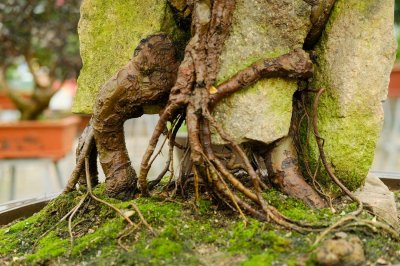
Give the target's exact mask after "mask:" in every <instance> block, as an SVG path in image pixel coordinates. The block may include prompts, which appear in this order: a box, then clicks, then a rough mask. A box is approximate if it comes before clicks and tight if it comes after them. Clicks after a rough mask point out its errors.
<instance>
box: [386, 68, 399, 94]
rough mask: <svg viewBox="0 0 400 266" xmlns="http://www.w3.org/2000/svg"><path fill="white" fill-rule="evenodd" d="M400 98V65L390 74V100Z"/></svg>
mask: <svg viewBox="0 0 400 266" xmlns="http://www.w3.org/2000/svg"><path fill="white" fill-rule="evenodd" d="M399 97H400V65H397V64H396V65H394V66H393V69H392V72H391V73H390V82H389V92H388V98H399Z"/></svg>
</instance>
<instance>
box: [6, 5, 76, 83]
mask: <svg viewBox="0 0 400 266" xmlns="http://www.w3.org/2000/svg"><path fill="white" fill-rule="evenodd" d="M80 2H81V0H68V1H62V0H59V1H47V0H34V1H28V0H8V1H2V2H1V3H0V21H1V23H0V66H2V67H5V66H8V65H10V64H11V65H12V64H15V63H17V62H16V61H17V60H18V59H19V58H21V57H23V58H24V59H25V60H27V59H29V60H32V63H34V64H35V65H38V66H39V67H46V68H47V70H48V72H49V76H50V78H51V79H65V78H70V77H75V76H76V74H77V73H78V71H79V69H80V67H81V60H80V56H79V46H78V35H77V25H78V20H79V6H80Z"/></svg>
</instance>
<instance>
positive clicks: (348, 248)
mask: <svg viewBox="0 0 400 266" xmlns="http://www.w3.org/2000/svg"><path fill="white" fill-rule="evenodd" d="M315 260H316V264H317V265H321V266H322V265H323V266H358V265H365V256H364V250H363V246H362V242H361V240H360V239H359V238H358V237H357V236H349V237H348V239H328V240H326V241H324V242H323V243H322V244H321V246H320V247H318V249H317V250H316V251H315Z"/></svg>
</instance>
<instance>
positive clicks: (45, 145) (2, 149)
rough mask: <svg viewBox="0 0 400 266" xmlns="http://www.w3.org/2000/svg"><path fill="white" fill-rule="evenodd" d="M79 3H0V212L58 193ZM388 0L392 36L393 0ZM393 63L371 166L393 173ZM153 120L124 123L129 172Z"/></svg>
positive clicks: (398, 108)
mask: <svg viewBox="0 0 400 266" xmlns="http://www.w3.org/2000/svg"><path fill="white" fill-rule="evenodd" d="M80 2H81V0H68V1H67V0H53V1H49V0H34V1H30V0H4V1H1V3H0V211H1V204H2V203H5V202H9V201H16V200H20V199H25V198H32V197H43V196H46V195H52V194H54V193H59V192H60V191H61V189H62V188H63V186H64V184H65V183H66V181H67V179H68V177H69V174H70V173H71V172H72V169H73V167H74V164H75V152H74V148H75V146H76V144H77V138H78V137H79V134H80V133H81V132H82V130H83V129H84V127H85V126H86V124H87V123H88V121H89V117H85V116H77V115H72V114H71V112H70V110H71V105H72V101H73V97H74V95H75V92H76V89H77V86H76V78H77V77H78V76H79V70H80V68H81V65H82V62H81V59H80V56H79V40H78V35H77V32H76V29H77V24H78V20H79V6H80ZM395 2H396V10H395V21H396V24H397V25H396V27H395V29H394V31H395V34H396V36H397V39H398V40H399V27H398V25H400V0H396V1H395ZM397 59H398V60H400V52H399V51H398V53H397ZM399 66H400V61H399ZM399 66H397V64H395V66H394V67H393V71H392V73H391V81H390V85H389V93H388V99H387V101H385V102H384V103H383V105H384V111H385V119H384V126H383V129H382V134H381V138H380V140H379V144H378V146H377V149H376V154H375V159H374V162H373V167H372V170H373V171H378V172H384V173H388V174H389V175H393V176H400V156H398V155H399V153H400V67H399ZM156 122H157V116H143V117H141V118H139V119H134V120H129V121H127V122H126V124H125V132H126V143H127V147H128V150H129V153H130V157H131V160H132V163H133V166H134V168H135V169H138V168H139V163H140V159H141V156H142V155H143V153H144V151H145V149H146V146H147V143H148V139H149V135H150V134H151V133H152V130H153V128H154V126H155V123H156ZM52 144H55V145H52ZM164 154H167V152H164ZM164 160H165V158H163V157H162V156H160V157H159V158H158V159H157V160H156V161H155V163H154V167H153V168H152V171H153V172H152V173H150V175H157V174H158V172H160V169H162V168H164ZM100 173H101V171H100ZM397 173H398V174H397ZM100 178H101V179H104V175H102V174H100Z"/></svg>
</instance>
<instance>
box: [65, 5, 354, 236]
mask: <svg viewBox="0 0 400 266" xmlns="http://www.w3.org/2000/svg"><path fill="white" fill-rule="evenodd" d="M187 2H188V7H187V8H189V9H190V10H191V13H192V20H191V33H192V37H191V39H190V40H189V41H188V43H187V46H186V49H185V51H184V57H183V60H182V61H181V62H178V59H177V56H176V51H175V48H174V45H173V43H172V41H171V40H170V39H169V38H168V36H166V35H165V34H163V33H159V34H155V35H152V36H149V37H148V38H146V39H144V40H143V41H141V43H140V45H139V46H138V48H137V49H136V50H135V53H134V56H133V59H132V60H131V61H130V62H129V63H128V64H127V65H126V66H125V67H124V68H122V69H121V70H119V71H118V73H117V74H116V75H115V76H114V77H112V78H111V79H110V80H108V81H107V82H106V83H105V84H104V85H103V86H102V88H101V90H100V93H99V95H98V98H97V101H96V104H95V107H94V115H93V117H92V120H91V123H90V126H89V128H88V129H87V130H86V131H85V133H84V135H83V136H82V139H81V142H80V145H79V154H78V156H77V164H76V167H75V169H74V172H73V173H72V175H71V178H70V180H69V182H68V185H67V187H66V188H65V192H69V191H71V190H72V189H74V187H75V185H76V184H77V182H78V181H79V180H80V179H81V183H82V184H84V180H85V178H84V177H85V173H84V169H83V168H84V167H83V166H84V162H85V158H88V159H87V161H88V162H90V164H94V162H95V157H96V152H98V155H99V158H100V163H101V165H102V168H103V171H104V173H105V175H106V193H107V194H108V195H109V196H112V197H118V198H129V197H131V196H132V195H133V194H135V193H136V192H138V191H137V190H138V189H140V193H141V195H142V196H149V195H150V191H149V187H150V189H152V188H153V187H154V186H156V185H157V182H158V181H159V180H160V178H158V179H157V181H156V182H154V181H153V182H151V183H150V186H149V184H148V180H147V175H148V172H149V169H150V167H151V163H152V161H153V159H154V156H157V154H158V153H157V154H156V155H154V152H155V149H156V145H157V143H158V141H159V138H160V136H161V135H162V134H163V133H165V131H166V129H167V123H168V122H171V125H172V126H171V128H170V130H169V131H168V132H167V133H166V134H167V138H168V140H169V142H168V143H169V145H170V149H169V151H170V152H169V156H170V158H169V160H168V164H167V167H166V169H165V170H164V171H163V173H162V174H164V173H165V172H166V171H167V170H168V169H170V168H172V167H170V166H171V165H170V164H171V163H172V153H173V148H174V146H179V147H180V145H178V144H177V143H176V142H175V136H176V132H177V130H178V129H179V127H180V126H181V125H182V123H183V121H184V120H185V121H186V125H187V129H188V145H187V147H183V148H186V152H185V154H186V156H185V158H186V160H185V162H186V163H184V164H183V165H182V168H185V170H182V171H180V174H179V177H178V178H177V180H176V181H175V192H176V190H177V188H178V187H180V188H181V189H182V188H183V187H186V184H187V183H188V182H189V181H190V182H189V183H192V184H193V189H194V194H195V198H196V199H197V198H198V197H199V193H201V190H204V189H206V190H208V191H210V192H211V194H213V195H216V197H217V198H219V199H221V200H223V201H224V202H225V203H226V204H227V205H228V206H231V208H233V209H234V210H235V211H237V212H238V213H239V214H240V215H241V216H242V217H243V218H244V219H245V215H246V214H250V215H253V216H255V217H257V218H259V219H261V220H265V221H269V220H272V221H274V222H275V223H277V224H279V225H281V226H284V227H287V228H290V229H293V230H296V231H299V232H309V231H322V230H323V229H324V228H326V226H327V225H308V224H304V223H300V222H297V221H293V220H291V219H289V218H287V217H285V216H284V215H282V214H281V213H279V212H278V211H277V210H276V209H275V208H274V207H273V206H271V205H269V204H268V202H267V201H266V199H264V197H263V195H262V190H263V189H264V188H266V187H267V184H265V182H264V181H265V180H264V179H263V178H261V177H260V175H259V174H258V173H259V172H260V171H259V170H260V169H256V167H255V164H254V161H253V160H250V159H249V153H248V152H247V151H245V150H244V149H243V147H242V146H241V145H239V144H238V143H236V142H235V141H234V140H233V138H232V137H231V136H229V135H228V134H226V132H225V131H224V129H223V128H222V127H221V126H220V125H219V124H218V122H217V121H216V120H215V119H214V117H213V116H212V111H213V107H214V106H215V105H216V104H217V103H218V102H219V101H220V100H221V99H223V98H224V97H226V96H227V95H230V94H231V93H234V92H236V91H238V90H240V89H242V88H245V87H247V86H249V85H251V84H253V83H255V82H256V81H258V80H259V79H261V78H266V77H282V78H288V79H296V80H307V79H309V78H311V77H312V75H313V65H312V62H311V60H310V58H309V55H308V53H306V52H305V51H304V50H302V49H300V48H299V49H296V50H294V51H292V52H290V53H288V54H285V55H282V56H279V57H277V58H268V59H264V60H260V61H257V62H255V63H253V64H252V65H251V66H249V67H248V68H246V69H243V70H241V71H239V72H238V73H236V74H235V75H234V76H232V77H231V78H230V79H228V80H226V81H225V82H223V83H221V84H219V85H216V76H217V71H218V59H219V55H220V53H221V50H222V48H223V45H224V41H225V39H226V37H227V36H228V34H229V30H230V25H231V20H232V13H233V11H234V9H235V1H233V0H214V1H206V0H197V1H187ZM331 2H332V1H330V3H331ZM332 3H333V2H332ZM322 14H324V15H325V16H327V14H325V13H323V12H322ZM321 20H322V19H321ZM325 21H326V19H325ZM318 27H319V28H321V22H318ZM317 31H320V29H318V30H317ZM314 35H317V34H316V33H313V36H314ZM151 105H153V106H154V105H156V106H161V107H162V110H161V111H160V118H159V120H158V122H157V124H156V126H155V129H154V131H153V134H152V136H151V139H150V141H149V144H148V147H147V150H146V152H145V154H144V156H143V158H142V162H141V166H140V174H139V176H138V177H137V176H136V174H135V171H134V169H133V168H132V167H131V164H130V161H129V157H128V155H127V151H126V147H125V144H124V135H123V123H124V121H125V120H127V119H128V118H133V117H139V116H141V115H142V114H143V113H144V112H146V108H147V106H151ZM314 125H315V126H316V122H315V123H314ZM212 130H213V134H218V135H219V136H220V137H221V138H222V139H223V140H224V141H225V142H226V143H227V146H228V147H229V149H230V150H231V151H232V154H235V156H237V157H238V158H239V161H240V165H239V166H238V168H240V169H241V170H242V171H244V172H245V173H246V176H247V179H248V180H250V182H243V180H241V178H239V177H238V176H237V175H236V174H235V171H236V172H237V170H238V169H234V171H232V170H231V169H229V168H230V167H228V165H227V164H226V162H224V159H223V158H221V156H219V154H218V153H217V152H215V151H214V148H213V146H212V143H211V132H212ZM294 131H295V130H291V132H292V133H293V132H294ZM315 135H316V136H317V139H320V137H319V135H318V132H317V131H315ZM292 138H293V136H291V135H289V136H288V138H287V139H283V140H281V141H280V142H282V143H285V145H286V151H290V154H289V155H288V154H287V153H286V155H285V156H286V157H285V158H283V159H282V160H286V159H287V160H288V161H290V162H292V164H293V167H294V168H293V169H292V170H290V171H289V173H287V174H286V173H284V175H283V176H282V171H281V169H279V167H276V162H274V160H273V159H271V158H273V156H272V157H271V158H270V159H269V160H268V159H267V160H266V162H267V165H268V166H267V167H268V168H269V172H270V173H271V175H272V176H273V177H272V179H273V180H272V182H271V183H277V184H278V187H281V189H282V190H283V191H285V189H286V190H287V191H286V192H287V193H289V194H290V192H291V191H295V190H298V191H299V192H294V194H295V196H299V195H300V198H302V199H303V200H304V201H305V202H307V203H308V204H309V205H311V206H316V207H322V206H325V202H324V200H323V199H322V198H321V196H320V195H319V194H318V193H317V192H316V191H315V190H314V189H313V188H312V187H311V186H309V185H308V184H307V183H306V182H305V181H304V180H303V179H302V176H301V173H300V171H299V169H298V168H296V165H297V162H296V158H297V153H296V150H295V149H294V148H293V145H294V144H293V139H292ZM281 145H282V144H278V145H277V147H278V148H275V149H274V150H273V151H272V153H274V152H275V153H280V152H282V151H281V150H280V149H281V148H279V147H282V146H281ZM285 145H284V146H285ZM180 148H182V147H180ZM320 149H321V150H322V154H323V148H322V146H321V147H320ZM266 157H267V158H268V155H267V156H266ZM187 158H189V159H187ZM324 165H325V162H324ZM188 169H189V170H188ZM90 172H91V173H92V177H91V179H92V180H90V183H92V184H96V182H97V180H96V177H95V175H93V173H96V171H95V169H92V170H91V171H90ZM185 173H186V174H185ZM161 176H162V175H161ZM291 176H295V179H296V180H295V181H294V182H293V183H291V182H287V180H282V179H285V178H291ZM333 178H334V179H335V177H333ZM336 179H337V178H336ZM274 180H275V181H274ZM335 181H338V180H335ZM200 183H201V184H200ZM339 183H340V181H339ZM341 188H342V187H341ZM345 192H346V193H348V194H349V195H351V192H349V191H345ZM351 197H352V195H351ZM352 198H353V197H352ZM360 208H362V205H361V204H360Z"/></svg>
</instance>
